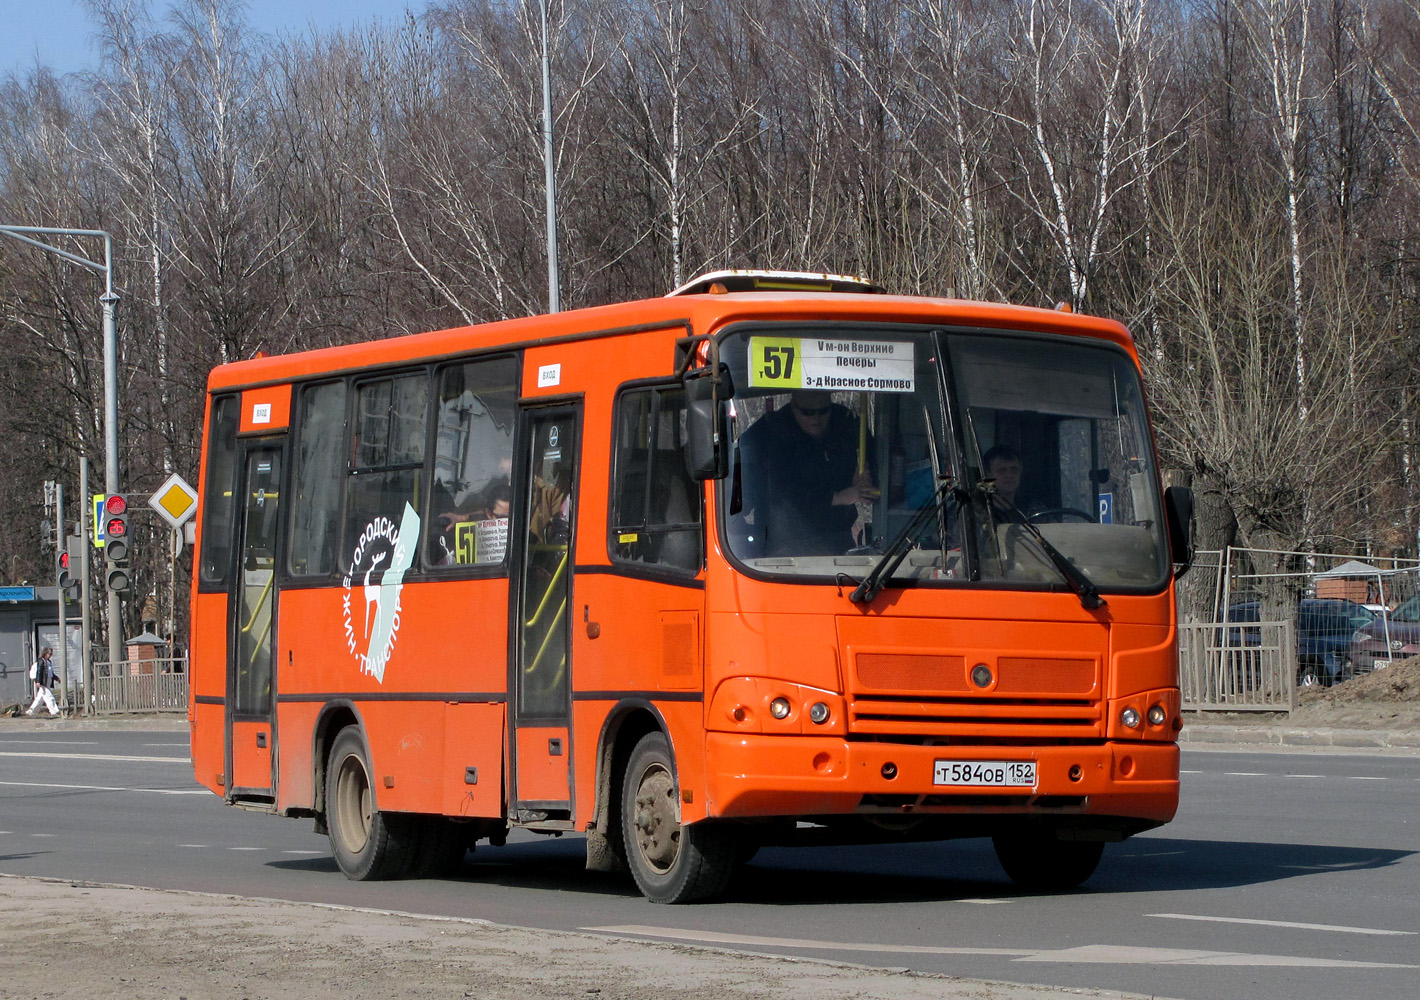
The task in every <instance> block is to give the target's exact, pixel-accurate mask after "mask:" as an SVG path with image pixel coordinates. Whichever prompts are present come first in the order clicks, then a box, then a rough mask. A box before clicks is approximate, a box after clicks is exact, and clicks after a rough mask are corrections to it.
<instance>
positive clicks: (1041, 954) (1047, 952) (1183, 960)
mask: <svg viewBox="0 0 1420 1000" xmlns="http://www.w3.org/2000/svg"><path fill="white" fill-rule="evenodd" d="M580 929H581V930H584V931H589V932H591V933H593V934H613V935H621V934H633V935H635V936H637V937H646V938H661V939H669V940H673V941H688V942H692V943H700V944H707V945H745V946H749V947H752V948H803V949H812V950H815V951H850V952H891V953H894V954H909V955H986V956H997V957H1002V956H1004V957H1008V958H1010V959H1011V960H1012V961H1014V962H1060V963H1090V964H1115V965H1240V966H1264V967H1297V968H1324V969H1420V965H1405V964H1401V963H1398V962H1353V961H1346V960H1343V959H1331V958H1314V957H1312V956H1310V955H1250V954H1245V953H1243V952H1236V951H1203V950H1200V949H1184V948H1143V947H1135V946H1132V945H1110V944H1090V945H1083V946H1081V947H1078V948H1059V949H1037V948H947V947H937V946H933V945H912V944H898V945H894V944H866V943H863V942H858V941H811V940H807V939H804V938H777V937H759V936H757V935H753V934H722V933H719V932H716V931H692V930H679V929H676V928H670V927H648V926H644V925H640V924H622V925H617V926H610V927H583V928H580Z"/></svg>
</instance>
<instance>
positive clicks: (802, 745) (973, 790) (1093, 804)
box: [706, 732, 1179, 825]
mask: <svg viewBox="0 0 1420 1000" xmlns="http://www.w3.org/2000/svg"><path fill="white" fill-rule="evenodd" d="M1020 761H1033V762H1034V763H1035V783H1034V784H1033V785H1030V786H1024V785H1016V786H1005V787H991V786H983V785H947V784H938V783H936V781H934V777H935V776H936V775H937V773H938V772H939V771H942V770H946V771H950V770H951V768H950V765H951V764H952V763H964V762H972V763H981V762H990V763H998V762H1004V763H1010V762H1020ZM1178 761H1179V754H1178V745H1177V744H1175V743H1169V742H1158V743H1152V742H1150V743H1144V742H1139V743H1124V742H1106V743H1100V744H1093V745H1088V746H997V747H992V746H914V745H908V744H892V743H868V742H864V743H859V742H848V741H846V740H843V739H840V738H836V737H811V736H802V737H800V736H762V735H754V736H749V735H741V734H732V733H715V732H712V733H709V734H707V736H706V775H707V777H706V781H707V785H708V787H707V793H708V795H707V807H708V815H709V816H710V817H719V818H726V819H730V818H743V819H749V818H760V817H806V816H832V815H844V814H860V815H862V814H872V813H884V812H890V813H894V814H898V815H901V814H903V813H908V814H914V815H934V814H936V815H950V814H953V813H956V814H971V815H983V814H993V813H995V814H1009V815H1015V816H1022V815H1040V816H1049V815H1057V816H1058V815H1062V814H1075V815H1087V816H1110V817H1121V818H1128V819H1138V820H1145V821H1148V823H1147V824H1146V825H1154V824H1157V823H1166V822H1168V821H1169V820H1171V819H1172V818H1173V816H1174V813H1175V811H1176V810H1177V809H1178ZM939 762H945V763H946V764H947V767H946V768H942V767H939ZM988 770H994V769H988Z"/></svg>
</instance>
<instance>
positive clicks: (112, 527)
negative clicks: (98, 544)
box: [104, 493, 132, 591]
mask: <svg viewBox="0 0 1420 1000" xmlns="http://www.w3.org/2000/svg"><path fill="white" fill-rule="evenodd" d="M104 536H105V542H104V557H105V558H106V560H107V561H108V574H107V577H106V579H107V583H108V589H109V590H112V591H124V590H127V589H128V588H129V586H130V585H131V582H132V577H131V575H130V574H129V571H128V554H129V552H128V549H129V532H128V499H127V498H126V497H125V496H124V495H123V494H122V493H114V494H112V495H110V496H109V497H108V499H106V500H105V501H104Z"/></svg>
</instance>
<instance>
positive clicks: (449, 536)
mask: <svg viewBox="0 0 1420 1000" xmlns="http://www.w3.org/2000/svg"><path fill="white" fill-rule="evenodd" d="M512 502H513V490H512V487H511V486H510V485H509V484H508V481H507V479H499V480H495V481H494V482H492V483H490V484H489V485H488V486H487V487H486V488H485V489H483V490H482V491H481V492H478V493H475V494H473V495H471V496H470V497H469V498H468V499H467V500H465V501H464V502H463V503H462V504H460V505H458V507H457V508H455V509H454V510H449V511H445V512H444V513H442V514H440V515H439V527H440V531H441V533H442V534H441V538H440V547H441V548H442V549H443V556H442V558H441V559H440V564H441V565H445V566H452V565H455V564H461V563H472V562H480V563H482V562H500V561H501V560H502V558H503V553H502V549H501V548H499V549H498V551H497V554H496V558H490V553H488V552H475V547H474V544H473V540H474V538H475V537H476V535H475V534H473V529H475V528H476V526H477V525H479V524H484V525H488V524H490V522H492V523H496V522H500V521H506V519H507V517H508V511H509V510H510V509H511V507H512ZM462 525H468V527H467V528H464V527H461V526H462ZM485 548H486V546H485Z"/></svg>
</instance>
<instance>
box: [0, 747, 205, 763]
mask: <svg viewBox="0 0 1420 1000" xmlns="http://www.w3.org/2000/svg"><path fill="white" fill-rule="evenodd" d="M0 757H43V758H44V759H45V760H117V761H125V762H127V763H133V764H191V763H192V760H191V758H188V757H135V756H125V755H123V754H104V753H17V752H15V751H13V750H0Z"/></svg>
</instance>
